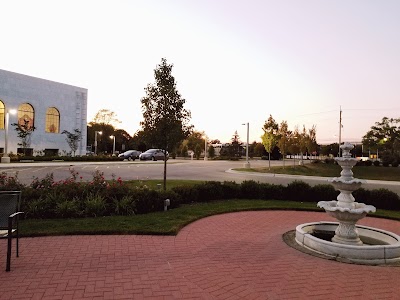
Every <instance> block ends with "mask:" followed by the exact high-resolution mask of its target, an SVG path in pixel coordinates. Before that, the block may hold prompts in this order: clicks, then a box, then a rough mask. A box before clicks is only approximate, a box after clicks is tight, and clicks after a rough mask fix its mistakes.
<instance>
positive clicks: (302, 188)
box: [286, 180, 312, 202]
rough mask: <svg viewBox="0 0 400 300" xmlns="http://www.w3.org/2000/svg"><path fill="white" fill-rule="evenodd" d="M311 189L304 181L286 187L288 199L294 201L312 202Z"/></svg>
mask: <svg viewBox="0 0 400 300" xmlns="http://www.w3.org/2000/svg"><path fill="white" fill-rule="evenodd" d="M310 191H311V187H310V185H309V184H307V183H305V182H304V181H299V180H295V181H293V182H291V183H289V184H288V185H287V187H286V199H288V200H292V201H306V202H310V201H312V199H311V197H310Z"/></svg>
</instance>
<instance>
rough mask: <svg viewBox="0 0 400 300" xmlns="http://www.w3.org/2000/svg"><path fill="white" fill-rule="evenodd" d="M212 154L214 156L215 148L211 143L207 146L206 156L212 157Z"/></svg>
mask: <svg viewBox="0 0 400 300" xmlns="http://www.w3.org/2000/svg"><path fill="white" fill-rule="evenodd" d="M214 156H215V149H214V147H213V146H212V145H210V146H209V147H208V157H210V158H214Z"/></svg>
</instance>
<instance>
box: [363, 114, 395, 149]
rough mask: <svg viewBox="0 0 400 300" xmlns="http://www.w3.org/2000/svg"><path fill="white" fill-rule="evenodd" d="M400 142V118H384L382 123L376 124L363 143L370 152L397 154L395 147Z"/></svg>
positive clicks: (364, 137) (365, 136)
mask: <svg viewBox="0 0 400 300" xmlns="http://www.w3.org/2000/svg"><path fill="white" fill-rule="evenodd" d="M396 141H400V118H399V119H393V118H387V117H384V118H382V121H381V122H375V125H374V126H372V127H371V130H369V131H368V132H367V133H366V134H365V135H364V136H363V138H362V143H363V145H364V146H366V147H367V148H368V149H370V150H379V151H384V150H387V151H390V153H391V154H393V153H394V152H395V148H396V147H393V145H394V144H395V142H396Z"/></svg>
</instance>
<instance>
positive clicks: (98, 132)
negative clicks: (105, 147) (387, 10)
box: [94, 131, 103, 155]
mask: <svg viewBox="0 0 400 300" xmlns="http://www.w3.org/2000/svg"><path fill="white" fill-rule="evenodd" d="M97 134H100V135H101V134H103V131H95V132H94V155H97Z"/></svg>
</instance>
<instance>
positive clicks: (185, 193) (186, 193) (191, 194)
mask: <svg viewBox="0 0 400 300" xmlns="http://www.w3.org/2000/svg"><path fill="white" fill-rule="evenodd" d="M172 191H173V192H175V193H176V194H177V195H179V198H180V201H181V203H192V202H197V201H198V200H199V191H198V190H197V189H196V188H194V187H192V186H176V187H174V188H172Z"/></svg>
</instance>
